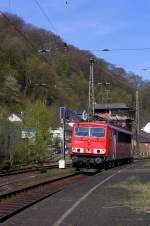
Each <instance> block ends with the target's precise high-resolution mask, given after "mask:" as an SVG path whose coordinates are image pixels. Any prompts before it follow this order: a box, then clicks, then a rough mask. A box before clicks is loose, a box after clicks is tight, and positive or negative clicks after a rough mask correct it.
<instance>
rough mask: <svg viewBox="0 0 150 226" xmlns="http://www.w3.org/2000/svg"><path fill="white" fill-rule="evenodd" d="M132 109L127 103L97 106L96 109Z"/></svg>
mask: <svg viewBox="0 0 150 226" xmlns="http://www.w3.org/2000/svg"><path fill="white" fill-rule="evenodd" d="M108 108H109V109H130V107H129V106H127V104H125V103H104V104H95V109H108Z"/></svg>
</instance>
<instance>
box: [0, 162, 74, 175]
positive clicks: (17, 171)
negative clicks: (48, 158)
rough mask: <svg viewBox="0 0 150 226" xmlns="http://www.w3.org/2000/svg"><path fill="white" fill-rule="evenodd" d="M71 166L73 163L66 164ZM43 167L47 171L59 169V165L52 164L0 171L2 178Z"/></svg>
mask: <svg viewBox="0 0 150 226" xmlns="http://www.w3.org/2000/svg"><path fill="white" fill-rule="evenodd" d="M71 165H72V164H71V163H67V164H66V166H71ZM43 167H44V168H45V169H55V168H58V163H52V164H49V165H43V166H36V167H29V168H26V169H24V168H23V169H12V170H5V171H3V170H1V171H0V177H5V176H11V175H17V174H22V173H28V172H34V171H39V170H40V169H42V168H43Z"/></svg>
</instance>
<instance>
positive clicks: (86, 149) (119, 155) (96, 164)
mask: <svg viewBox="0 0 150 226" xmlns="http://www.w3.org/2000/svg"><path fill="white" fill-rule="evenodd" d="M131 140H132V133H131V132H130V131H128V130H126V129H123V128H120V127H117V126H114V125H111V124H107V123H102V122H99V121H98V122H80V123H74V125H73V128H72V140H71V150H72V152H71V157H72V162H73V166H74V167H76V168H77V169H79V170H85V169H86V170H90V169H92V170H93V169H94V171H95V170H98V169H101V168H108V167H110V166H114V165H117V164H118V163H120V162H131V161H132V160H133V152H132V144H131Z"/></svg>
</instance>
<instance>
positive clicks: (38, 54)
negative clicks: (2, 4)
mask: <svg viewBox="0 0 150 226" xmlns="http://www.w3.org/2000/svg"><path fill="white" fill-rule="evenodd" d="M43 49H47V50H49V51H48V52H46V53H44V52H42V51H40V50H43ZM90 57H95V56H93V55H92V53H90V52H88V51H82V50H79V49H78V48H76V47H74V46H71V45H67V48H66V44H65V43H64V42H63V40H61V38H60V37H58V36H57V35H55V34H53V33H52V32H48V31H46V30H44V29H39V28H36V27H34V26H33V25H31V24H26V23H25V22H24V21H23V20H22V19H21V18H19V17H17V16H16V15H10V14H2V15H0V80H1V82H0V105H1V111H7V112H9V113H12V112H16V113H17V112H21V111H26V109H28V106H31V105H32V103H34V102H35V101H37V100H41V102H42V103H44V104H45V105H46V107H47V109H48V111H49V114H50V116H51V126H54V125H55V124H57V123H58V121H59V120H58V118H59V114H58V112H59V107H60V106H67V107H69V108H73V109H86V108H87V103H88V77H89V59H90ZM95 58H96V57H95ZM94 80H95V93H96V102H97V103H101V102H102V101H105V100H106V98H105V95H104V94H105V89H106V86H105V84H106V83H110V87H109V89H111V95H110V97H111V101H113V102H126V103H128V104H130V105H132V106H135V90H136V86H138V88H139V89H140V91H141V92H140V104H141V114H142V117H141V124H142V125H143V124H144V123H145V122H146V121H149V111H150V99H149V98H148V95H149V93H150V82H146V81H143V80H142V79H141V78H140V77H139V76H137V75H135V74H133V73H131V72H126V71H125V70H124V69H123V68H116V67H115V66H113V65H111V64H109V63H108V62H105V61H104V60H103V59H99V58H96V64H95V65H94ZM98 83H102V84H103V85H102V86H99V85H98Z"/></svg>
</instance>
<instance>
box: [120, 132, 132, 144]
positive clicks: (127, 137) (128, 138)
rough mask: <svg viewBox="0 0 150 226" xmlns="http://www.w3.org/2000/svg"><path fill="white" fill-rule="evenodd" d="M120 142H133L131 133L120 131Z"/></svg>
mask: <svg viewBox="0 0 150 226" xmlns="http://www.w3.org/2000/svg"><path fill="white" fill-rule="evenodd" d="M118 143H131V135H130V134H126V133H122V132H118Z"/></svg>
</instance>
